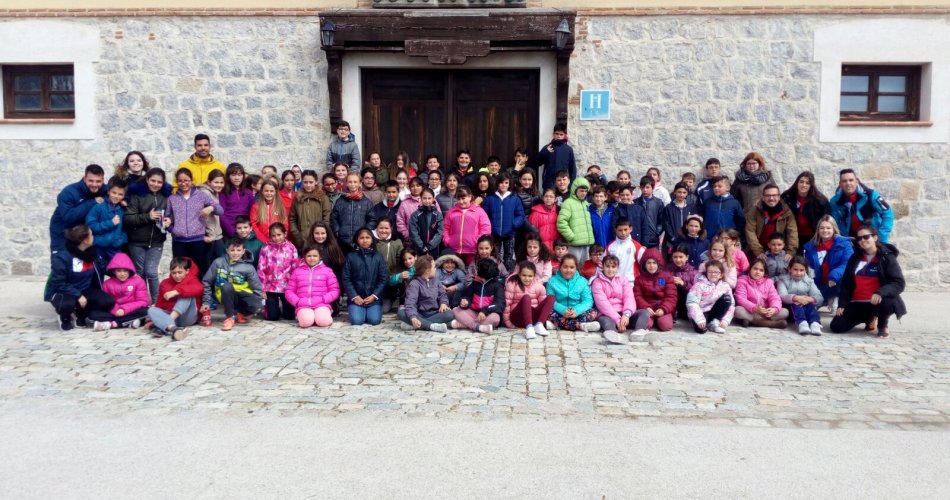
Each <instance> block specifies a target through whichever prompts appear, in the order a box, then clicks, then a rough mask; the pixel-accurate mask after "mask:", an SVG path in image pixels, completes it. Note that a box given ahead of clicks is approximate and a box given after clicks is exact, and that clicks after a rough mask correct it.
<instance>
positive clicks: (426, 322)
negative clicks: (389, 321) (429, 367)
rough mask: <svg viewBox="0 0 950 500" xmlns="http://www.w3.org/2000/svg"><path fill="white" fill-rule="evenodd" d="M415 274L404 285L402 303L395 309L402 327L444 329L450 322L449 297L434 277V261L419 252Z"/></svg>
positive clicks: (405, 328) (441, 330)
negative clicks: (403, 300) (403, 302)
mask: <svg viewBox="0 0 950 500" xmlns="http://www.w3.org/2000/svg"><path fill="white" fill-rule="evenodd" d="M415 269H416V274H415V277H414V278H412V279H411V280H410V281H409V284H408V285H406V304H405V305H404V306H401V307H400V308H399V309H398V310H397V311H396V316H398V317H399V320H400V321H402V324H401V325H400V326H401V327H402V329H403V330H432V331H434V332H443V333H444V332H446V331H448V325H447V323H448V322H449V321H452V318H453V315H452V310H451V309H450V308H449V297H448V296H447V295H446V294H445V288H444V287H443V286H442V284H441V283H439V280H437V279H435V261H433V260H432V257H431V256H429V255H422V256H420V257H419V258H418V259H416V262H415Z"/></svg>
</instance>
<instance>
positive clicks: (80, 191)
mask: <svg viewBox="0 0 950 500" xmlns="http://www.w3.org/2000/svg"><path fill="white" fill-rule="evenodd" d="M104 178H105V171H103V170H102V167H100V166H99V165H95V164H93V165H88V166H87V167H86V172H85V174H84V175H83V178H82V180H80V181H79V182H75V183H73V184H69V185H68V186H66V187H64V188H63V190H62V191H60V192H59V195H58V196H56V210H54V211H53V217H52V218H50V221H49V249H50V251H51V252H52V253H54V254H55V253H56V252H58V251H60V250H66V235H65V231H66V230H67V229H69V228H71V227H73V226H75V225H77V224H82V223H84V222H86V215H88V214H89V211H90V210H92V207H94V206H96V204H97V203H102V202H103V201H104V199H103V197H102V193H101V189H102V182H103V179H104Z"/></svg>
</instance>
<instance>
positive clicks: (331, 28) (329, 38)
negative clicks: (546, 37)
mask: <svg viewBox="0 0 950 500" xmlns="http://www.w3.org/2000/svg"><path fill="white" fill-rule="evenodd" d="M335 33H336V25H335V24H333V21H331V20H329V19H327V21H326V22H325V23H323V27H322V28H320V43H321V44H322V45H323V47H324V48H326V47H332V46H333V37H334V34H335ZM558 36H560V35H558Z"/></svg>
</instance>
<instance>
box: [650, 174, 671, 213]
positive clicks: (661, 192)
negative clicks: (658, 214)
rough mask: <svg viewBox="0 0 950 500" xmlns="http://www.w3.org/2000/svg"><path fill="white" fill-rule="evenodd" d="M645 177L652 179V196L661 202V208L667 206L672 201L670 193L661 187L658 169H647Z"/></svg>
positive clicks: (661, 182)
mask: <svg viewBox="0 0 950 500" xmlns="http://www.w3.org/2000/svg"><path fill="white" fill-rule="evenodd" d="M647 175H649V176H650V178H651V179H653V196H655V197H656V198H659V200H660V201H662V202H663V206H666V205H669V204H670V202H671V201H673V199H672V198H671V197H670V192H669V191H668V190H667V189H666V188H665V187H663V181H662V179H661V178H660V169H658V168H656V167H650V168H648V169H647Z"/></svg>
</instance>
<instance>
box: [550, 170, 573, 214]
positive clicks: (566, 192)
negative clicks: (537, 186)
mask: <svg viewBox="0 0 950 500" xmlns="http://www.w3.org/2000/svg"><path fill="white" fill-rule="evenodd" d="M545 189H547V188H545ZM554 194H555V196H556V197H557V206H558V208H561V204H562V203H564V200H566V199H568V198H570V197H571V175H570V174H569V173H568V172H567V170H561V171H560V172H558V173H557V174H556V177H555V179H554Z"/></svg>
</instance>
